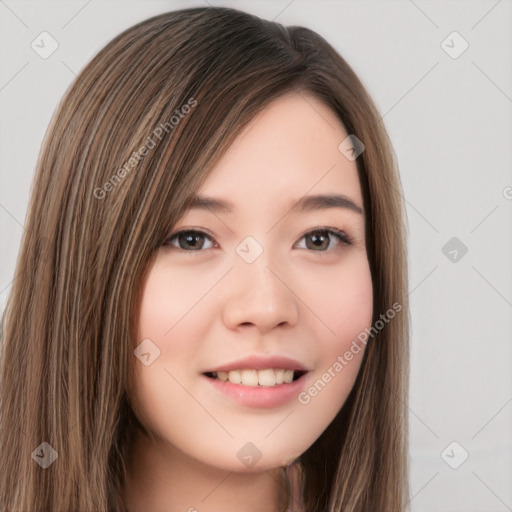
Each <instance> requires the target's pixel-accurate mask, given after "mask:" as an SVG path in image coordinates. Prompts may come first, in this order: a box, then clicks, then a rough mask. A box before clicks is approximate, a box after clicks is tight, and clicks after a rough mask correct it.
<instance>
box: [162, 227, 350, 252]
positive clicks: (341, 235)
mask: <svg viewBox="0 0 512 512" xmlns="http://www.w3.org/2000/svg"><path fill="white" fill-rule="evenodd" d="M183 233H188V234H194V235H199V236H203V235H204V236H205V237H206V238H208V239H210V241H211V242H213V243H215V239H214V238H213V236H212V235H210V234H209V233H207V232H205V231H201V230H198V229H182V230H180V231H176V233H173V234H172V235H171V236H170V237H169V238H167V239H166V240H165V241H164V242H163V244H162V245H164V246H167V247H172V248H174V249H178V250H180V251H183V252H204V251H205V250H208V249H202V248H201V249H197V250H187V249H182V248H181V247H176V246H174V245H172V244H171V242H172V241H173V240H174V239H175V238H177V237H179V235H181V234H183ZM315 233H328V234H331V235H333V236H335V237H336V238H337V239H338V241H339V242H340V243H341V244H342V245H344V246H351V245H352V244H353V241H352V238H351V237H349V236H348V235H347V234H346V233H345V232H344V231H341V230H339V229H336V228H327V227H320V228H314V229H312V230H310V231H308V232H307V233H304V234H303V235H302V236H301V237H300V239H299V240H302V239H303V238H304V237H306V236H308V235H312V234H315ZM209 249H212V247H210V248H209ZM306 250H307V249H306ZM331 250H332V249H331ZM310 252H329V250H325V251H313V250H310Z"/></svg>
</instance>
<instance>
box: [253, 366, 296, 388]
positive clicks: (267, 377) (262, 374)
mask: <svg viewBox="0 0 512 512" xmlns="http://www.w3.org/2000/svg"><path fill="white" fill-rule="evenodd" d="M292 374H293V371H292ZM258 382H259V385H260V386H274V385H275V383H276V374H275V373H274V370H272V368H269V369H268V370H260V371H259V372H258Z"/></svg>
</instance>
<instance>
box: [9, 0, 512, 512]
mask: <svg viewBox="0 0 512 512" xmlns="http://www.w3.org/2000/svg"><path fill="white" fill-rule="evenodd" d="M207 4H210V5H222V6H230V7H237V8H240V9H242V10H246V11H249V12H252V13H255V14H257V15H260V16H262V17H265V18H268V19H273V20H276V21H278V22H280V23H282V24H284V25H289V24H300V25H305V26H308V27H310V28H312V29H314V30H316V31H317V32H319V33H320V34H321V35H323V36H324V37H325V38H326V39H327V40H328V41H330V42H331V44H333V46H335V47H336V49H337V50H338V51H339V52H340V53H341V54H342V55H343V56H344V57H345V58H346V60H347V61H348V62H349V64H351V66H352V67H353V68H354V69H355V71H356V73H358V75H359V76H360V78H361V79H362V81H363V83H364V84H365V86H366V87H367V88H368V90H369V92H370V94H371V95H372V96H373V98H374V99H375V102H376V103H377V106H378V107H379V109H380V111H381V113H382V114H383V115H384V121H385V125H386V127H387V129H388V131H389V133H390V136H391V139H392V141H393V144H394V149H395V151H396V154H397V157H398V161H399V165H400V173H401V179H402V183H403V187H404V196H405V200H406V207H407V217H408V231H409V241H408V243H409V261H410V301H411V319H412V358H411V365H412V366H411V390H410V409H409V413H410V426H411V430H410V445H411V452H410V457H411V495H412V497H413V499H412V505H411V509H412V510H413V512H444V511H447V512H448V511H450V512H455V511H464V512H477V511H478V512H505V511H507V510H512V486H511V482H512V436H511V432H512V429H511V426H512V421H511V420H512V385H511V371H510V368H511V364H510V363H511V360H512V359H511V352H512V350H511V343H510V340H511V332H512V315H511V311H512V286H511V264H510V261H511V258H510V256H511V254H512V251H511V245H512V237H511V236H510V235H511V233H512V229H511V224H512V222H511V219H512V217H511V215H510V214H511V208H512V176H511V173H510V170H511V159H512V158H511V157H512V151H511V141H512V136H511V135H512V133H511V132H512V123H511V118H512V66H511V64H512V37H511V36H512V22H511V20H512V1H511V0H498V1H495V0H492V1H454V0H452V1H444V2H442V1H420V0H415V1H412V0H396V1H392V0H381V1H378V0H373V1H345V0H341V1H328V0H318V1H301V0H292V1H290V0H284V1H270V0H259V1H239V2H235V1H219V2H216V1H213V0H210V1H208V2H206V0H204V1H191V2H185V1H146V2H143V1H109V0H103V1H102V0H91V1H80V2H78V1H76V2H75V1H70V0H67V1H52V2H49V1H23V0H17V1H15V0H5V1H3V0H0V55H1V62H2V65H1V66H0V112H1V116H0V172H1V174H0V236H1V241H2V249H1V251H0V257H1V266H0V311H1V310H3V307H4V306H5V301H6V299H7V296H8V293H9V290H10V287H11V281H12V277H13V273H14V266H15V261H16V257H17V253H18V249H19V243H20V239H21V234H22V232H23V224H24V219H25V214H26V208H27V204H28V196H29V191H30V185H31V181H32V177H33V172H34V168H35V164H36V159H37V154H38V151H39V148H40V145H41V142H42V138H43V135H44V132H45V130H46V128H47V126H48V122H49V120H50V116H51V115H52V113H53V111H54V109H55V107H56V105H57V103H58V102H59V100H60V98H61V97H62V95H63V94H64V92H65V90H66V89H67V87H68V86H69V84H70V83H71V81H72V80H73V78H74V76H75V74H77V73H78V72H79V71H80V70H81V69H82V67H83V66H84V65H85V64H86V63H87V62H88V61H89V60H90V58H91V57H92V56H93V54H95V52H97V51H98V50H99V49H100V48H101V47H102V46H104V45H105V44H106V43H107V42H108V41H109V40H110V39H112V38H113V37H114V36H116V35H117V34H118V33H120V32H121V31H122V30H124V29H125V28H127V27H129V26H131V25H133V24H135V23H137V22H139V21H141V20H143V19H145V18H148V17H150V16H153V15H155V14H158V13H161V12H165V11H168V10H173V9H178V8H182V7H189V6H206V5H207ZM43 31H47V32H49V33H50V34H51V36H52V37H53V38H54V39H55V40H56V41H57V42H58V45H59V46H58V48H57V50H56V51H55V52H54V53H53V54H52V55H51V56H49V57H48V58H47V59H43V58H41V57H40V56H39V55H38V54H37V53H36V52H35V51H34V50H33V49H32V48H31V43H32V41H34V40H35V41H36V43H37V42H38V41H40V37H39V35H40V34H41V32H43ZM454 31H457V32H458V33H459V34H460V35H461V36H462V38H463V40H465V41H467V43H468V44H469V47H468V49H467V50H466V51H464V52H463V53H462V54H461V55H458V56H457V58H453V56H454V55H455V54H458V53H459V52H460V50H461V49H462V48H463V44H464V43H463V40H462V39H457V36H455V37H454V36H450V37H448V39H446V38H447V36H449V35H450V34H451V33H452V32H454ZM444 40H446V41H445V43H443V41H444ZM39 44H40V45H42V43H39ZM45 47H46V48H48V47H49V46H48V44H45ZM445 50H448V51H449V52H451V53H452V56H450V55H449V54H448V53H447V52H446V51H445ZM453 237H456V240H455V241H453V240H452V241H451V242H449V241H450V240H451V239H452V238H453ZM446 244H448V245H446ZM462 244H464V246H465V247H466V248H467V253H465V254H464V250H463V246H462ZM443 248H444V249H443ZM454 251H456V252H454ZM452 443H455V444H452ZM466 452H467V454H469V457H468V458H467V459H466V460H464V457H465V454H466Z"/></svg>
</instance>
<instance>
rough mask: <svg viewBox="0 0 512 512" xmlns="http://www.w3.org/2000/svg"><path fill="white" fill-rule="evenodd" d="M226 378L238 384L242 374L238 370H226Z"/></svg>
mask: <svg viewBox="0 0 512 512" xmlns="http://www.w3.org/2000/svg"><path fill="white" fill-rule="evenodd" d="M228 380H229V382H231V383H233V384H240V383H241V382H242V376H241V375H240V372H239V371H238V370H233V371H231V372H228Z"/></svg>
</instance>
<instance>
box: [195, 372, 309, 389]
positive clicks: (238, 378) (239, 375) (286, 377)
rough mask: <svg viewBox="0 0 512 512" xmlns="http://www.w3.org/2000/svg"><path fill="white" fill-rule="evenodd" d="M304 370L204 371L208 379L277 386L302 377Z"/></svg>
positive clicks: (240, 383) (245, 384)
mask: <svg viewBox="0 0 512 512" xmlns="http://www.w3.org/2000/svg"><path fill="white" fill-rule="evenodd" d="M305 373H307V372H306V371H302V370H284V369H282V368H267V369H264V370H254V369H243V370H231V371H229V372H223V371H219V372H206V373H204V374H203V375H206V376H207V377H209V378H210V379H216V380H221V381H224V382H231V383H232V384H239V385H242V386H252V387H257V386H266V387H270V386H279V385H281V384H289V383H290V382H293V381H296V380H297V379H299V378H300V377H302V376H303V375H304V374H305Z"/></svg>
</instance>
